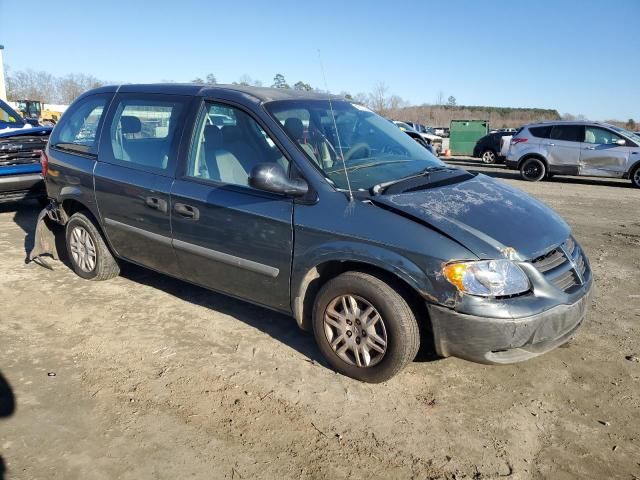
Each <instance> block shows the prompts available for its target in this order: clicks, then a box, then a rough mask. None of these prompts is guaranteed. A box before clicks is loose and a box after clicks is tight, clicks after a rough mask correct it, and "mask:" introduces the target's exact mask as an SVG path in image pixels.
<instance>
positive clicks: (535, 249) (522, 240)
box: [375, 175, 571, 260]
mask: <svg viewBox="0 0 640 480" xmlns="http://www.w3.org/2000/svg"><path fill="white" fill-rule="evenodd" d="M375 201H376V202H379V203H382V204H384V205H385V206H387V207H388V208H390V209H392V210H393V209H397V210H399V211H401V212H403V214H405V215H408V216H411V217H413V218H416V219H417V220H419V221H422V222H424V223H427V224H429V225H430V226H432V227H433V228H435V229H437V230H440V231H441V232H442V233H444V234H446V235H448V236H450V237H451V238H453V239H454V240H456V241H457V242H459V243H461V244H462V245H464V246H465V247H466V248H468V249H469V250H470V251H471V252H473V253H474V254H475V255H477V256H478V257H479V258H481V259H487V258H500V257H502V256H503V251H504V249H505V248H507V247H512V248H514V249H515V250H516V252H517V254H518V257H519V258H520V259H521V260H527V259H532V258H535V257H537V256H539V255H541V254H543V253H545V252H546V251H548V250H549V249H550V248H551V247H554V246H557V245H559V244H560V243H562V242H563V241H564V240H566V239H567V237H568V236H569V233H570V231H571V230H570V228H569V226H568V225H567V224H566V222H565V221H564V220H563V219H562V218H560V216H559V215H558V214H557V213H555V212H554V211H553V210H551V209H550V208H549V207H547V206H546V205H545V204H543V203H542V202H540V201H538V200H536V199H534V198H533V197H531V196H529V195H527V194H526V193H524V192H523V191H521V190H519V189H517V188H514V187H511V186H509V185H507V184H506V183H504V182H501V181H498V180H494V179H492V178H490V177H487V176H485V175H477V176H476V177H474V178H472V179H469V180H466V181H463V182H460V183H455V184H452V185H445V186H441V187H435V188H429V187H428V186H427V187H426V188H425V189H421V190H417V191H414V192H408V193H398V194H393V195H380V196H377V197H376V198H375Z"/></svg>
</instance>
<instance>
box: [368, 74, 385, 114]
mask: <svg viewBox="0 0 640 480" xmlns="http://www.w3.org/2000/svg"><path fill="white" fill-rule="evenodd" d="M388 91H389V88H388V87H387V85H386V84H385V83H384V82H380V83H378V84H376V86H375V87H373V90H372V92H371V93H370V94H369V107H371V108H372V109H373V110H375V111H376V112H378V113H379V114H380V115H383V116H384V115H386V114H387V110H388V107H389V100H388V98H387V92H388Z"/></svg>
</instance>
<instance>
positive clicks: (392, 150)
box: [382, 145, 407, 155]
mask: <svg viewBox="0 0 640 480" xmlns="http://www.w3.org/2000/svg"><path fill="white" fill-rule="evenodd" d="M382 153H389V154H392V155H393V154H395V155H406V154H407V149H406V148H404V147H402V146H400V145H385V146H384V147H383V148H382Z"/></svg>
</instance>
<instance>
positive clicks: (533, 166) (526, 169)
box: [520, 158, 547, 182]
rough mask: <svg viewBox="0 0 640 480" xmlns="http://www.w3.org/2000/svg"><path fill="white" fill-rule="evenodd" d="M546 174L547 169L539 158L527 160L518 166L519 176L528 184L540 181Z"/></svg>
mask: <svg viewBox="0 0 640 480" xmlns="http://www.w3.org/2000/svg"><path fill="white" fill-rule="evenodd" d="M546 174H547V167H546V165H545V164H544V162H543V161H542V160H540V159H539V158H527V159H526V160H525V161H524V162H522V165H520V176H521V177H522V178H523V179H524V180H527V181H528V182H537V181H539V180H542V179H543V178H544V177H545V175H546Z"/></svg>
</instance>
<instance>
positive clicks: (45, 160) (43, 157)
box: [40, 150, 49, 177]
mask: <svg viewBox="0 0 640 480" xmlns="http://www.w3.org/2000/svg"><path fill="white" fill-rule="evenodd" d="M40 166H41V167H42V176H43V177H46V176H47V174H48V173H49V157H47V152H45V151H44V150H40Z"/></svg>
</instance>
